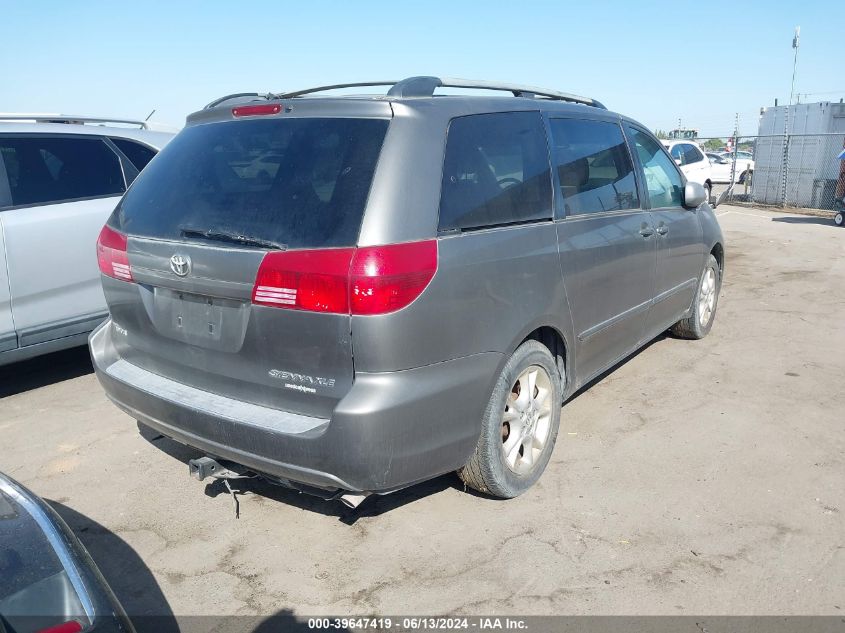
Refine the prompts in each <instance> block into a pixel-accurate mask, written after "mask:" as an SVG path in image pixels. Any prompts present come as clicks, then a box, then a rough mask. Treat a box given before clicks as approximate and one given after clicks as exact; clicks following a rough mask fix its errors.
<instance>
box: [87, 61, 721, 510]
mask: <svg viewBox="0 0 845 633" xmlns="http://www.w3.org/2000/svg"><path fill="white" fill-rule="evenodd" d="M357 85H359V86H360V85H374V84H373V83H371V82H367V83H364V84H357ZM441 87H460V88H486V89H492V90H499V91H502V92H504V93H509V95H508V96H501V97H493V96H486V95H485V96H469V95H460V96H441V95H438V96H436V97H435V96H434V92H435V90H436V89H438V88H441ZM322 90H324V89H323V88H314V89H310V90H301V91H298V92H293V93H287V94H279V95H272V94H271V95H252V96H249V95H247V96H244V95H238V96H233V97H224V98H222V99H219V100H218V101H216V102H214V103H212V104H210V105H209V106H208V107H206V108H205V109H203V110H201V111H199V112H197V113H195V114H193V115H191V116H190V117H189V118H188V122H187V126H186V127H185V129H184V130H183V131H182V132H181V133H179V135H178V136H177V137H176V138H175V139H174V140H173V141H172V142H171V143H170V144H169V145H168V146H167V147H166V148H165V149H164V150H163V151H162V152H161V155H160V156H159V157H158V158H157V159H156V160H155V161H153V162H152V163H151V164H150V166H149V167H148V168H147V169H146V170H145V171H144V172H143V173H142V174H141V175H140V176H139V178H138V179H137V180H136V181H135V182H134V184H133V185H132V187H131V188H130V189H129V191H127V193H126V194H125V196H124V197H123V199H122V200H121V202H120V204H119V205H118V206H117V208H116V209H115V211H114V213H113V214H112V216H111V218H110V219H109V221H108V224H107V225H106V227H105V228H103V231H102V233H101V235H100V240H99V243H98V246H97V250H98V259H99V262H100V270H101V271H102V273H103V274H102V280H103V288H104V290H105V294H106V297H107V299H108V304H109V309H110V318H109V320H108V321H107V322H106V323H105V324H103V325H102V326H101V327H100V328H99V329H97V330H96V331H95V332H94V333H93V334H92V336H91V341H90V343H91V353H92V357H93V359H94V364H95V367H96V371H97V376H98V378H99V380H100V382H101V383H102V385H103V387H104V388H105V390H106V392H107V393H108V395H109V397H110V398H111V399H112V400H113V401H114V402H115V403H116V404H117V405H118V406H119V407H121V408H122V409H123V410H125V411H126V412H127V413H128V414H129V415H131V416H132V417H134V418H136V419H137V420H139V422H140V423H141V425H143V426H147V427H152V428H153V429H154V430H155V431H156V432H158V433H161V434H164V435H166V436H169V437H172V438H174V439H176V440H178V441H180V442H183V443H185V444H188V445H191V446H193V447H196V448H197V449H199V450H201V451H203V452H204V453H206V455H207V457H205V458H203V459H201V460H196V461H195V462H194V463H192V472H194V474H195V475H197V476H198V477H200V478H202V477H204V476H206V475H214V476H229V475H233V474H236V473H244V472H247V471H249V472H251V473H255V474H258V475H260V476H262V477H264V478H266V479H268V480H270V481H273V482H276V483H279V484H282V485H286V486H291V487H295V488H298V489H300V490H304V491H307V492H309V493H312V494H317V495H321V496H323V497H326V498H341V499H343V500H344V501H345V502H346V503H347V504H350V505H356V504H357V503H359V502H360V501H361V500H362V499H364V498H365V497H366V496H367V495H369V494H372V493H382V494H383V493H388V492H391V491H394V490H397V489H399V488H403V487H405V486H408V485H411V484H413V483H415V482H418V481H422V480H425V479H428V478H430V477H434V476H436V475H439V474H441V473H447V472H449V471H457V472H458V474H459V476H460V477H461V478H462V479H463V481H464V482H466V484H467V485H469V486H471V487H473V488H475V489H477V490H480V491H483V492H486V493H489V494H491V495H495V496H499V497H513V496H516V495H518V494H520V493H522V492H524V491H525V490H527V489H528V488H529V487H530V486H531V484H533V483H534V482H535V481H536V480H537V479H538V477H539V476H540V474H541V473H542V472H543V470H544V469H545V467H546V465H547V464H548V462H549V458H550V456H551V453H552V450H553V448H554V445H555V440H556V438H557V435H558V427H559V424H560V417H561V404H562V403H563V402H564V401H565V400H566V399H567V398H568V397H569V396H571V395H572V394H573V393H574V392H575V391H576V390H577V389H578V388H579V387H580V386H582V385H584V384H585V383H586V382H588V381H589V380H590V379H591V378H593V377H595V376H597V375H598V374H600V373H601V372H602V371H604V370H606V369H607V368H608V367H611V366H612V365H613V364H614V363H616V362H618V361H619V360H621V359H623V358H624V357H625V356H627V355H629V354H630V353H631V352H633V351H635V350H636V349H638V348H639V347H641V346H642V345H643V344H644V343H646V342H647V341H649V340H650V339H652V338H653V337H655V336H656V335H658V334H659V333H661V332H662V331H664V330H666V329H669V328H671V329H672V331H673V332H674V333H675V334H676V335H678V336H682V337H685V338H701V337H703V336H705V335H706V334H707V333H708V332H709V331H710V328H711V326H712V324H713V319H714V316H715V311H716V303H717V300H718V296H719V288H720V285H721V281H722V273H723V266H724V242H723V239H722V234H721V231H720V230H719V226H718V223H717V221H716V218H715V216H714V214H713V210H712V208H711V207H710V206H709V205H708V204H706V203H705V194H704V191H703V189H702V187H701V186H700V185H698V184H696V183H690V182H687V181H686V180H685V177H684V176H683V174H682V173H681V172H680V171H679V169H678V167H677V165H676V164H675V161H674V160H673V159H672V157H671V156H670V155H669V154H668V153H667V152H666V150H665V149H664V148H663V146H662V145H661V144H660V142H659V141H658V140H657V139H655V138H654V136H653V135H652V134H651V133H649V132H648V131H647V130H646V129H645V128H644V127H643V126H641V125H639V124H638V123H636V122H635V121H632V120H630V119H628V118H626V117H624V116H621V115H618V114H614V113H612V112H609V111H608V110H606V109H605V108H604V106H602V105H601V104H600V103H598V102H597V101H595V100H593V99H589V98H583V97H577V96H574V95H569V94H565V93H560V92H555V91H550V90H543V89H540V88H532V87H525V86H515V85H503V84H486V83H482V82H470V81H463V80H446V79H438V78H436V77H413V78H410V79H406V80H404V81H400V82H396V83H395V84H391V85H390V88H389V90H388V92H387V94H386V95H380V96H372V97H369V96H363V97H362V96H356V97H319V98H315V97H306V95H308V94H310V93H317V92H321V91H322Z"/></svg>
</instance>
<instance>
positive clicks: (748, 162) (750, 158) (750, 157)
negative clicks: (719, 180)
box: [719, 150, 754, 183]
mask: <svg viewBox="0 0 845 633" xmlns="http://www.w3.org/2000/svg"><path fill="white" fill-rule="evenodd" d="M719 156H721V157H722V158H725V159H727V160H728V174H729V175H728V178H730V165H731V163H733V159H734V158H733V157H734V155H733V152H719ZM748 175H752V176H753V175H754V154H752V153H751V152H744V151H742V150H740V151H738V152H737V153H736V181H737V182H739V183H743V182H745V178H746V176H748ZM725 182H727V180H725Z"/></svg>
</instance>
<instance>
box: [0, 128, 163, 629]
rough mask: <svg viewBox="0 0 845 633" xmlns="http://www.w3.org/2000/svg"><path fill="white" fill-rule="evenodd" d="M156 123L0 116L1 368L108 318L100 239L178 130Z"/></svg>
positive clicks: (81, 341) (68, 341)
mask: <svg viewBox="0 0 845 633" xmlns="http://www.w3.org/2000/svg"><path fill="white" fill-rule="evenodd" d="M151 128H152V125H151V124H149V123H147V122H145V121H128V120H122V119H100V118H92V117H83V116H64V115H54V114H47V115H44V114H2V113H0V365H5V364H7V363H11V362H15V361H18V360H23V359H25V358H30V357H33V356H38V355H40V354H46V353H48V352H53V351H56V350H60V349H66V348H68V347H74V346H76V345H85V343H86V342H87V339H88V334H89V332H91V330H93V329H94V328H95V327H97V325H99V323H100V322H101V321H102V320H103V319H104V318H105V317H106V316H108V310H107V308H106V301H105V297H104V296H103V289H102V285H101V283H100V270H99V267H98V265H97V254H96V253H97V250H96V244H97V236H98V235H99V233H100V230H101V229H102V228H103V225H104V224H105V223H106V220H107V219H108V217H109V215H110V214H111V212H112V211H113V210H114V208H115V205H117V203H118V201H119V200H120V197H121V196H122V195H123V192H124V191H126V188H127V187H128V186H129V185H130V184H131V183H132V181H133V180H134V179H135V177H136V176H137V175H138V173H139V172H140V171H141V170H142V169H143V168H144V167H145V166H146V164H147V163H148V162H150V160H151V159H152V158H153V157H154V156H155V155H156V154H157V153H158V151H159V150H160V149H161V148H162V147H164V145H165V144H166V143H167V142H168V141H170V139H171V138H173V136H174V134H172V133H170V132H163V131H155V130H153V129H151ZM0 628H2V627H0Z"/></svg>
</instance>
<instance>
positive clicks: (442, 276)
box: [352, 221, 571, 378]
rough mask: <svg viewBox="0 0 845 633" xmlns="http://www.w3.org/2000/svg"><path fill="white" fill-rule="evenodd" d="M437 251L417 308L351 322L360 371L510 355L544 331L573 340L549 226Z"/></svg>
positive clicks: (453, 241) (460, 238)
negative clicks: (527, 338)
mask: <svg viewBox="0 0 845 633" xmlns="http://www.w3.org/2000/svg"><path fill="white" fill-rule="evenodd" d="M438 249H439V255H438V270H437V273H436V275H435V276H434V279H433V280H432V281H431V284H430V285H429V286H428V288H427V289H426V290H425V292H424V293H423V294H422V295H421V296H420V297H419V298H418V299H417V300H416V301H415V302H414V303H412V304H411V305H410V306H408V307H407V308H405V309H403V310H400V311H398V312H394V313H392V314H387V315H381V316H355V317H353V318H352V348H353V353H354V357H355V369H356V371H367V372H382V371H397V370H402V369H409V368H413V367H421V366H423V365H430V364H433V363H438V362H442V361H446V360H451V359H454V358H460V357H464V356H469V355H471V354H478V353H481V352H499V353H503V354H509V353H510V352H511V351H513V349H514V348H515V347H516V345H518V344H519V342H520V341H521V340H522V338H524V337H525V335H526V334H528V333H530V332H531V331H532V330H533V329H535V328H536V327H539V326H543V325H545V326H550V327H554V328H555V329H557V330H558V331H559V332H560V333H561V335H562V336H563V337H564V340H570V337H571V326H570V322H569V310H568V307H567V304H566V297H565V291H564V288H563V284H562V283H561V280H560V264H559V258H558V247H557V238H556V235H555V227H554V224H553V223H552V222H551V221H548V222H541V223H536V224H527V225H522V226H517V227H507V228H498V229H487V230H481V231H474V232H467V233H463V234H460V235H455V236H449V237H441V238H440V239H439V240H438ZM491 378H492V377H491Z"/></svg>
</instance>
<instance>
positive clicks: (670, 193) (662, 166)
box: [625, 125, 683, 209]
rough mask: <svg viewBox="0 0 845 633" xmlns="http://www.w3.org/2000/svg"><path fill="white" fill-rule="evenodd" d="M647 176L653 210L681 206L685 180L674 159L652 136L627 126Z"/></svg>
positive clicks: (647, 187)
mask: <svg viewBox="0 0 845 633" xmlns="http://www.w3.org/2000/svg"><path fill="white" fill-rule="evenodd" d="M625 129H626V130H627V132H628V134H629V135H630V138H631V142H632V144H633V146H634V148H635V149H636V151H637V155H638V156H639V159H640V164H641V165H642V167H643V172H644V175H645V184H646V190H647V191H648V197H649V202H650V203H651V207H652V208H653V209H659V208H662V207H677V206H681V202H682V189H683V180H682V179H681V174H680V173H679V172H678V168H677V167H676V166H675V165H674V164H673V163H672V159H671V158H669V156H667V155H666V152H665V151H664V150H663V148H662V147H661V146H660V143H658V142H657V141H655V140H654V139H653V138H652V137H651V136H650V135H648V134H646V133H645V132H643V131H642V130H638V129H637V128H635V127H631V126H628V125H626V126H625Z"/></svg>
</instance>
